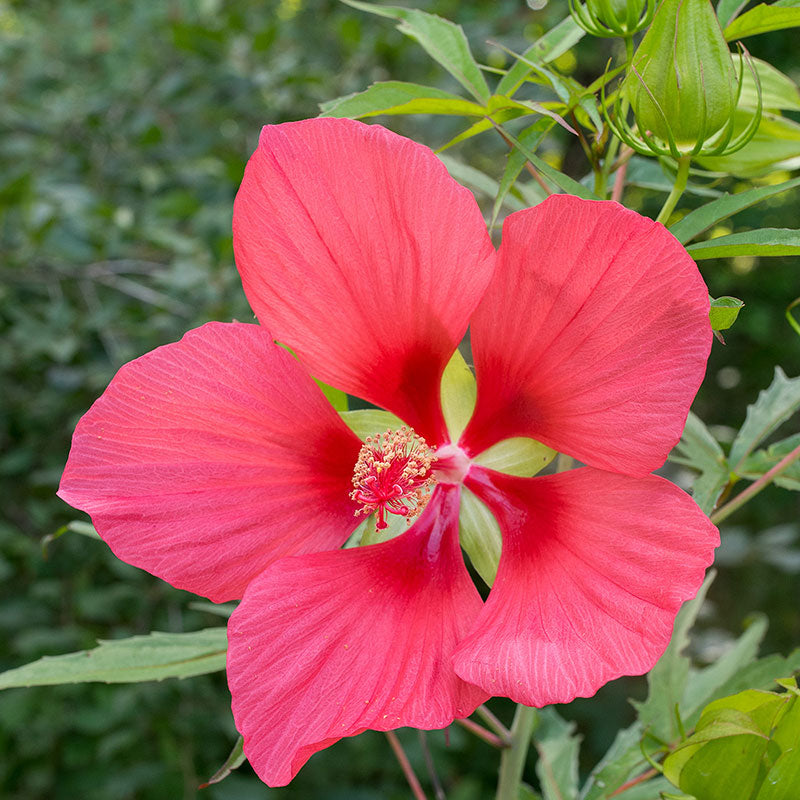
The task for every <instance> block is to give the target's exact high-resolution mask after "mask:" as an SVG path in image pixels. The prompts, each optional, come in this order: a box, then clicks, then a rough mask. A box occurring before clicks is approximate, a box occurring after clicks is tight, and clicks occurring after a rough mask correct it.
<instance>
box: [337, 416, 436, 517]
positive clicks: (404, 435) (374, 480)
mask: <svg viewBox="0 0 800 800" xmlns="http://www.w3.org/2000/svg"><path fill="white" fill-rule="evenodd" d="M434 459H435V455H434V451H433V448H431V447H429V446H428V444H427V443H426V441H425V440H424V439H423V438H422V437H421V436H418V435H417V434H416V433H414V431H412V430H411V429H410V428H406V427H405V426H404V427H402V428H400V429H399V430H397V431H391V430H388V431H386V433H379V434H377V435H376V436H368V437H367V439H366V441H365V442H364V444H363V445H362V446H361V451H360V452H359V454H358V461H356V466H355V470H354V472H353V487H354V488H353V491H352V492H350V497H351V498H352V499H353V500H355V501H356V503H360V504H361V508H359V509H358V511H356V515H361V514H364V515H368V514H372V513H373V512H377V514H378V519H377V522H376V525H375V527H376V528H378V530H381V529H383V528H385V527H386V526H387V525H388V523H387V522H386V512H387V511H388V512H389V513H391V514H399V515H400V516H402V517H405V518H406V520H407V521H408V522H409V523H410V522H411V520H412V519H414V517H416V516H417V515H418V514H419V513H420V512H421V511H422V509H423V508H425V504H426V503H427V502H428V500H429V498H430V496H431V488H432V486H433V484H434V483H435V480H434V478H433V474H432V472H431V464H432V463H433V461H434Z"/></svg>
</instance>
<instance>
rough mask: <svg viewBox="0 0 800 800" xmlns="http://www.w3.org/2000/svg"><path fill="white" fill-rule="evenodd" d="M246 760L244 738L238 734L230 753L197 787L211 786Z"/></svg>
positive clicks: (223, 778)
mask: <svg viewBox="0 0 800 800" xmlns="http://www.w3.org/2000/svg"><path fill="white" fill-rule="evenodd" d="M246 760H247V756H246V755H245V754H244V739H243V737H241V736H240V737H239V738H238V739H237V740H236V744H235V745H234V746H233V750H231V752H230V755H229V756H228V757H227V758H226V759H225V763H224V764H223V765H222V766H221V767H220V768H219V769H218V770H217V771H216V772H215V773H214V774H213V775H212V776H211V777H210V778H209V779H208V780H207V781H206V782H205V783H201V784H200V786H198V787H197V788H198V789H205V788H206V787H207V786H211V784H212V783H219V782H220V781H223V780H225V778H227V777H228V775H230V774H231V772H233V771H234V770H235V769H238V768H239V767H241V766H242V764H244V762H245V761H246Z"/></svg>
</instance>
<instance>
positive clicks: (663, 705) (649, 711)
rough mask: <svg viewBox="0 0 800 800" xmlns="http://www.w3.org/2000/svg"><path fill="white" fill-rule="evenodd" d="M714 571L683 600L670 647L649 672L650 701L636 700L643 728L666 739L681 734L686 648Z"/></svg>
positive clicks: (670, 739)
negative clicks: (679, 715) (677, 715)
mask: <svg viewBox="0 0 800 800" xmlns="http://www.w3.org/2000/svg"><path fill="white" fill-rule="evenodd" d="M715 574H716V573H715V572H714V571H713V570H712V571H711V572H709V574H708V575H707V576H706V579H705V581H703V585H702V586H701V587H700V589H699V591H698V592H697V594H696V595H695V597H694V598H693V599H692V600H689V601H688V602H686V603H684V605H683V608H681V610H680V612H679V613H678V616H677V617H676V619H675V628H674V629H673V632H672V639H671V640H670V643H669V646H668V647H667V649H666V650H665V651H664V655H662V656H661V658H659V659H658V661H657V662H656V665H655V666H654V667H653V668H652V669H651V670H650V672H648V673H647V686H648V693H647V700H645V701H644V702H638V701H633V706H634V708H636V710H637V711H638V713H639V722H640V723H641V724H642V727H643V728H644V729H646V730H647V731H648V732H650V733H652V734H653V735H655V736H657V737H658V738H660V739H662V740H664V741H672V740H674V739H677V738H678V737H679V735H680V731H679V729H678V722H677V719H676V718H675V709H676V708H677V707H678V704H679V703H680V701H681V698H682V697H683V693H684V690H685V689H686V684H687V681H688V679H689V663H690V661H689V657H688V656H686V655H684V654H683V651H684V649H685V648H686V645H687V644H688V643H689V630H690V629H691V627H692V625H694V621H695V620H696V619H697V615H698V614H699V613H700V606H701V605H702V604H703V600H704V599H705V596H706V593H707V592H708V588H709V586H711V582H712V581H713V580H714V576H715Z"/></svg>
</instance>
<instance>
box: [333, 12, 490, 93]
mask: <svg viewBox="0 0 800 800" xmlns="http://www.w3.org/2000/svg"><path fill="white" fill-rule="evenodd" d="M342 1H343V2H344V3H346V4H347V5H349V6H352V7H353V8H357V9H359V10H360V11H367V12H369V13H370V14H378V15H379V16H382V17H389V18H391V19H396V20H399V24H398V26H397V29H398V30H399V31H400V32H401V33H404V34H406V36H410V37H411V38H412V39H414V40H415V41H416V42H417V43H418V44H419V45H420V46H421V47H422V48H423V49H424V50H425V52H426V53H427V54H428V55H429V56H430V57H431V58H433V59H434V60H435V61H437V62H438V63H439V64H441V65H442V66H443V67H444V68H445V69H446V70H447V71H448V72H449V73H450V74H451V75H452V76H453V77H454V78H455V79H456V80H457V81H458V82H459V83H460V84H461V85H462V86H463V87H464V88H465V89H467V91H468V92H469V93H470V94H471V95H472V96H473V97H475V98H476V99H477V100H479V101H480V102H482V103H484V104H485V103H487V102H488V101H489V95H490V92H489V87H488V85H487V83H486V79H485V78H484V77H483V73H482V72H481V69H480V67H479V66H478V64H477V62H476V61H475V59H474V58H473V57H472V53H471V51H470V49H469V42H468V41H467V37H466V36H465V35H464V31H463V29H462V28H461V26H460V25H456V24H455V23H454V22H450V20H447V19H442V17H437V16H436V15H435V14H428V13H426V12H425V11H419V10H418V9H415V8H401V7H399V6H379V5H376V4H374V3H363V2H359V1H358V0H342Z"/></svg>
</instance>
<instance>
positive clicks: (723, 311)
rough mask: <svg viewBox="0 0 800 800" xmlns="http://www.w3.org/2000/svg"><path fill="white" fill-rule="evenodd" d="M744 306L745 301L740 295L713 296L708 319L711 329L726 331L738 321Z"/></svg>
mask: <svg viewBox="0 0 800 800" xmlns="http://www.w3.org/2000/svg"><path fill="white" fill-rule="evenodd" d="M743 308H744V301H742V300H740V299H739V298H738V297H712V298H711V308H710V309H709V312H708V319H709V321H710V322H711V330H713V331H726V330H728V328H730V327H731V325H733V323H734V322H736V318H737V317H738V316H739V312H740V311H741V310H742V309H743Z"/></svg>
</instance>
